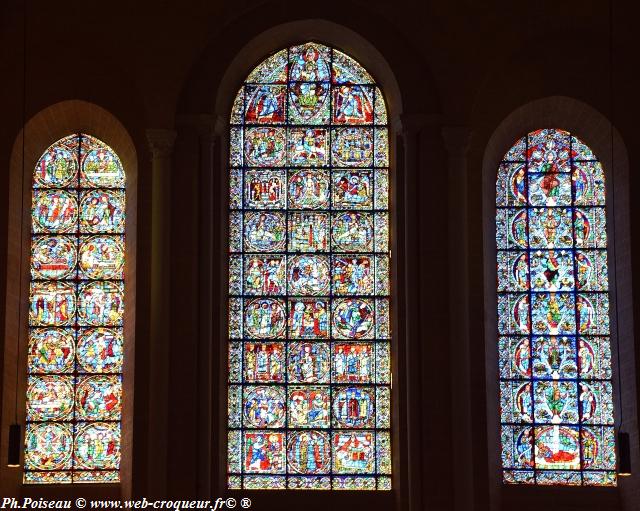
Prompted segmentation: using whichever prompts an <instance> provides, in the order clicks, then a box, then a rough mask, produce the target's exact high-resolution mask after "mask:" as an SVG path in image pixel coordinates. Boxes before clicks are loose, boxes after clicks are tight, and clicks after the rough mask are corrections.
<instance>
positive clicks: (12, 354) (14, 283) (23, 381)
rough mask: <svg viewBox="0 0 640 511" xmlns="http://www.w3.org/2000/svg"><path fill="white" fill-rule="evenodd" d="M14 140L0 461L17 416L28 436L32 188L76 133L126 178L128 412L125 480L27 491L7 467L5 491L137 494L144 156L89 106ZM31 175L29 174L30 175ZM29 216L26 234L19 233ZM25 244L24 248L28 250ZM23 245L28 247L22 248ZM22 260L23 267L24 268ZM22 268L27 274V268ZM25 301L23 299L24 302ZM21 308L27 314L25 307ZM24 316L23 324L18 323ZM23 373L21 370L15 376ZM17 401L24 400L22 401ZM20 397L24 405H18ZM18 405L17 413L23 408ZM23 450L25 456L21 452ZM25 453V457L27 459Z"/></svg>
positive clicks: (59, 107) (57, 115)
mask: <svg viewBox="0 0 640 511" xmlns="http://www.w3.org/2000/svg"><path fill="white" fill-rule="evenodd" d="M24 130H25V131H24V142H25V144H24V164H23V132H22V130H21V131H20V132H19V133H18V136H17V137H16V139H15V142H14V144H13V148H12V151H11V156H10V159H9V171H8V180H9V183H8V230H7V232H8V240H7V247H8V248H7V275H6V282H7V286H6V287H7V289H6V309H5V311H4V312H3V314H4V315H5V316H4V322H5V331H4V339H5V342H4V345H3V351H4V373H3V374H4V379H3V382H2V383H3V385H2V423H1V426H2V429H1V435H2V437H1V439H2V441H1V442H0V445H1V449H0V458H2V459H4V460H6V456H7V447H8V446H7V442H8V431H9V424H11V423H13V422H14V420H15V416H16V415H17V417H18V423H20V424H21V425H22V433H23V435H24V431H25V428H24V420H25V404H26V403H25V396H26V385H27V371H26V368H27V341H28V329H27V318H28V307H29V304H28V297H29V281H30V271H29V266H30V265H29V261H30V247H31V233H30V226H31V190H32V188H31V187H32V180H33V177H32V176H33V169H34V167H35V165H36V163H37V161H38V159H39V158H40V156H41V155H42V153H43V152H44V151H45V150H46V149H47V147H49V146H50V145H51V144H53V143H54V142H56V141H58V140H59V139H61V138H63V137H65V136H67V135H71V134H74V133H86V134H89V135H92V136H94V137H96V138H98V139H100V140H101V141H103V142H104V143H106V144H107V145H109V146H110V147H111V148H112V149H113V150H114V151H115V153H116V154H117V155H118V157H119V158H120V160H121V162H122V165H123V168H124V170H125V173H126V198H127V202H126V211H125V215H126V220H125V230H126V238H125V269H124V275H125V277H124V278H125V282H126V300H125V312H124V322H123V323H124V338H125V344H124V368H123V411H122V433H121V435H122V436H121V446H122V459H121V464H120V481H121V482H120V483H119V484H115V485H114V484H109V485H95V484H89V485H86V486H85V485H64V486H62V487H57V488H56V487H53V486H46V485H44V486H26V485H23V484H22V468H8V467H7V466H6V465H5V464H4V463H2V465H0V493H2V494H4V495H24V496H37V497H44V498H55V497H56V496H58V498H59V497H61V496H69V495H76V496H77V495H83V496H84V495H88V496H94V497H96V498H109V497H123V498H127V497H128V496H130V495H131V486H132V445H133V402H134V362H135V360H134V346H135V333H136V316H137V315H136V245H137V234H136V230H137V204H136V203H137V200H136V199H137V187H138V155H137V152H136V148H135V145H134V142H133V139H132V138H131V136H130V134H129V132H128V131H127V129H126V128H125V127H124V125H123V124H122V123H121V122H120V120H118V119H117V118H116V117H115V116H114V115H113V114H112V113H110V112H109V111H107V110H105V109H104V108H102V107H100V106H98V105H96V104H94V103H89V102H86V101H81V100H68V101H62V102H59V103H56V104H53V105H51V106H49V107H47V108H45V109H43V110H41V111H40V112H38V113H37V114H35V115H34V116H33V117H31V118H30V119H29V120H28V122H27V123H26V126H25V128H24ZM23 172H24V175H23ZM21 218H22V230H20V225H21V223H20V222H21ZM21 245H22V247H21ZM21 248H22V250H21ZM21 262H22V264H21ZM20 270H22V271H20ZM20 297H21V298H22V299H20ZM20 309H21V310H20ZM19 318H20V319H19ZM16 371H17V373H16ZM16 396H17V398H16ZM16 399H17V402H16ZM16 406H17V411H16ZM22 450H23V449H22V447H21V451H22ZM22 455H23V453H21V456H22Z"/></svg>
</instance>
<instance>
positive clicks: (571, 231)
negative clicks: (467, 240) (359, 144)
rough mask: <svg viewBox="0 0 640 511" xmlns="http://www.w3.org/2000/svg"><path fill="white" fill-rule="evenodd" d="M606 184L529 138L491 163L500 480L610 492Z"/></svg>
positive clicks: (542, 137)
mask: <svg viewBox="0 0 640 511" xmlns="http://www.w3.org/2000/svg"><path fill="white" fill-rule="evenodd" d="M604 206H605V175H604V169H603V168H602V165H601V164H600V162H598V161H597V159H596V157H595V156H594V154H593V152H592V151H591V149H589V148H588V147H587V145H586V144H584V142H582V141H580V140H579V139H578V138H576V137H575V136H571V135H570V134H569V133H568V132H566V131H562V130H558V129H541V130H537V131H533V132H531V133H529V134H528V135H526V136H525V137H522V138H521V139H520V140H518V141H517V142H516V143H515V144H514V145H513V146H512V147H511V149H509V151H508V152H507V153H506V155H505V157H504V160H503V161H502V162H501V164H500V166H499V169H498V172H497V181H496V208H497V212H496V246H497V249H498V250H497V277H498V278H497V291H498V333H499V334H500V335H501V337H500V338H499V341H498V346H499V348H498V349H499V374H500V418H501V423H502V425H501V443H502V468H503V480H504V482H505V483H507V484H539V485H565V486H580V485H589V486H615V485H616V484H617V483H616V473H615V465H616V458H615V440H614V437H615V435H614V432H613V427H612V426H613V423H614V418H613V389H612V384H611V347H610V342H609V333H610V332H609V294H608V291H609V289H608V283H609V278H608V266H607V251H606V247H607V234H606V215H605V207H604Z"/></svg>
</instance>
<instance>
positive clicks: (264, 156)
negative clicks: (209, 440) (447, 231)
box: [228, 43, 391, 490]
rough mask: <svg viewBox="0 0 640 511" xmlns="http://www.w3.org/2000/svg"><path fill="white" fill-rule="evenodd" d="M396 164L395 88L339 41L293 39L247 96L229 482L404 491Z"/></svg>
mask: <svg viewBox="0 0 640 511" xmlns="http://www.w3.org/2000/svg"><path fill="white" fill-rule="evenodd" d="M388 164H389V157H388V129H387V114H386V107H385V102H384V98H383V96H382V94H381V91H380V89H379V88H378V87H377V86H376V84H375V82H374V80H373V78H372V77H371V76H370V75H369V73H368V72H367V71H366V70H365V69H363V68H362V66H360V65H359V64H358V63H357V62H355V61H354V60H353V59H351V58H350V57H349V56H347V55H345V54H344V53H342V52H340V51H338V50H335V49H332V48H328V47H326V46H323V45H321V44H316V43H307V44H302V45H299V46H292V47H290V48H288V49H285V50H282V51H280V52H278V53H276V54H274V55H272V56H271V57H269V58H267V59H266V60H265V61H264V62H262V63H261V64H260V65H259V66H258V67H256V68H255V69H254V70H253V71H252V72H251V73H250V74H249V76H248V77H247V79H246V81H245V82H244V84H243V86H242V87H241V88H240V91H239V92H238V95H237V97H236V100H235V103H234V105H233V111H232V115H231V126H230V194H231V195H230V212H229V220H230V226H229V234H230V241H229V243H230V245H229V249H230V256H229V274H230V278H229V295H230V297H229V386H228V399H229V401H228V407H229V408H228V419H229V420H228V428H229V429H228V449H229V451H228V485H229V488H245V489H287V488H288V489H318V490H324V489H345V490H375V489H379V490H388V489H390V488H391V477H390V475H391V438H390V430H389V428H390V383H391V370H390V321H389V292H390V291H389V287H390V286H389V216H388V181H389V178H388V176H389V174H388Z"/></svg>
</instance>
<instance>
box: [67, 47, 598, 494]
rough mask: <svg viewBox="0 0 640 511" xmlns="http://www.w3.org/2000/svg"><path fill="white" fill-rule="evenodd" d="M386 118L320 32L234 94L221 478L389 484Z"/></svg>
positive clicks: (370, 90) (294, 485) (368, 82)
mask: <svg viewBox="0 0 640 511" xmlns="http://www.w3.org/2000/svg"><path fill="white" fill-rule="evenodd" d="M387 118H388V116H387V109H386V105H385V101H384V97H383V94H382V91H381V90H380V89H379V88H378V87H377V86H376V84H375V82H374V80H373V78H372V77H371V75H370V74H369V73H368V72H367V71H366V70H365V69H364V68H362V66H360V65H359V64H358V63H357V62H355V61H354V60H353V59H352V58H351V57H349V56H347V55H345V54H344V53H341V52H339V51H337V50H335V49H332V48H330V47H327V46H324V45H322V44H319V43H306V44H300V45H297V46H293V47H290V48H288V49H285V50H282V51H280V52H278V53H276V54H274V55H272V56H271V57H269V58H267V59H266V60H265V61H264V62H263V63H262V64H260V65H259V66H258V67H257V68H256V69H254V70H253V71H252V72H251V73H250V74H249V76H248V78H247V80H246V81H245V83H244V84H243V85H242V87H241V88H240V90H239V91H238V94H237V96H236V98H235V100H234V103H233V107H232V112H231V119H230V121H231V122H230V132H229V134H230V137H229V141H230V147H229V154H230V159H229V164H230V168H229V194H230V195H229V197H230V201H229V251H230V255H229V352H228V353H229V354H228V367H229V374H228V381H229V387H228V422H227V424H228V487H229V488H230V489H265V490H266V489H290V490H331V489H333V490H376V489H378V490H390V489H391V477H389V476H390V474H391V433H390V427H391V387H390V384H391V328H390V325H391V321H390V298H389V297H390V291H391V289H390V287H391V285H390V254H389V211H388V208H389V181H390V176H389V169H388V166H389V156H388V155H389V136H388V128H387ZM594 190H595V188H594ZM569 223H571V220H570V219H569ZM105 232H107V231H105ZM101 234H102V235H104V232H101ZM115 259H116V258H115V257H110V258H107V261H105V263H104V264H103V265H102V266H100V267H98V268H96V271H98V272H107V273H106V274H108V275H111V272H112V271H113V270H111V267H112V266H114V263H112V262H111V261H112V260H115ZM589 260H590V261H591V260H594V263H593V265H594V266H595V264H596V263H595V259H594V257H593V256H592V257H591V258H590V259H589ZM96 264H97V263H96ZM601 267H602V266H601V265H600V266H598V268H601ZM83 271H86V270H83ZM590 275H591V274H589V275H585V279H584V281H585V282H592V280H589V278H590ZM104 278H108V277H104ZM80 309H81V310H82V305H80Z"/></svg>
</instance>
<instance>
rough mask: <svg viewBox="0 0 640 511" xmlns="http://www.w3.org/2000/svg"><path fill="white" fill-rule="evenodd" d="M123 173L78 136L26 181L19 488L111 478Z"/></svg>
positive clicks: (118, 402) (118, 369) (119, 354)
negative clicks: (27, 256)
mask: <svg viewBox="0 0 640 511" xmlns="http://www.w3.org/2000/svg"><path fill="white" fill-rule="evenodd" d="M124 187H125V173H124V169H123V167H122V163H121V162H120V159H119V158H118V156H117V155H116V154H115V152H113V150H112V149H111V148H110V147H108V146H107V145H106V144H104V143H103V142H101V141H100V140H98V139H96V138H94V137H92V136H89V135H84V134H77V135H70V136H68V137H65V138H63V139H62V140H59V141H58V142H56V143H55V144H53V145H52V146H51V147H49V148H48V149H47V150H46V151H45V153H44V154H43V155H42V156H41V158H40V159H39V160H38V163H37V164H36V167H35V169H34V173H33V192H32V209H31V232H32V240H31V262H30V267H31V287H30V289H31V291H30V307H29V346H28V356H27V363H28V372H29V377H28V383H27V404H26V409H27V430H26V435H25V472H24V478H23V481H24V483H26V484H63V483H64V484H67V483H114V482H118V481H119V480H120V473H119V468H120V467H119V465H120V420H121V416H122V375H121V373H122V364H123V353H124V339H123V329H122V326H123V322H124V300H125V296H124V266H125V244H124V222H125V188H124Z"/></svg>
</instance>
